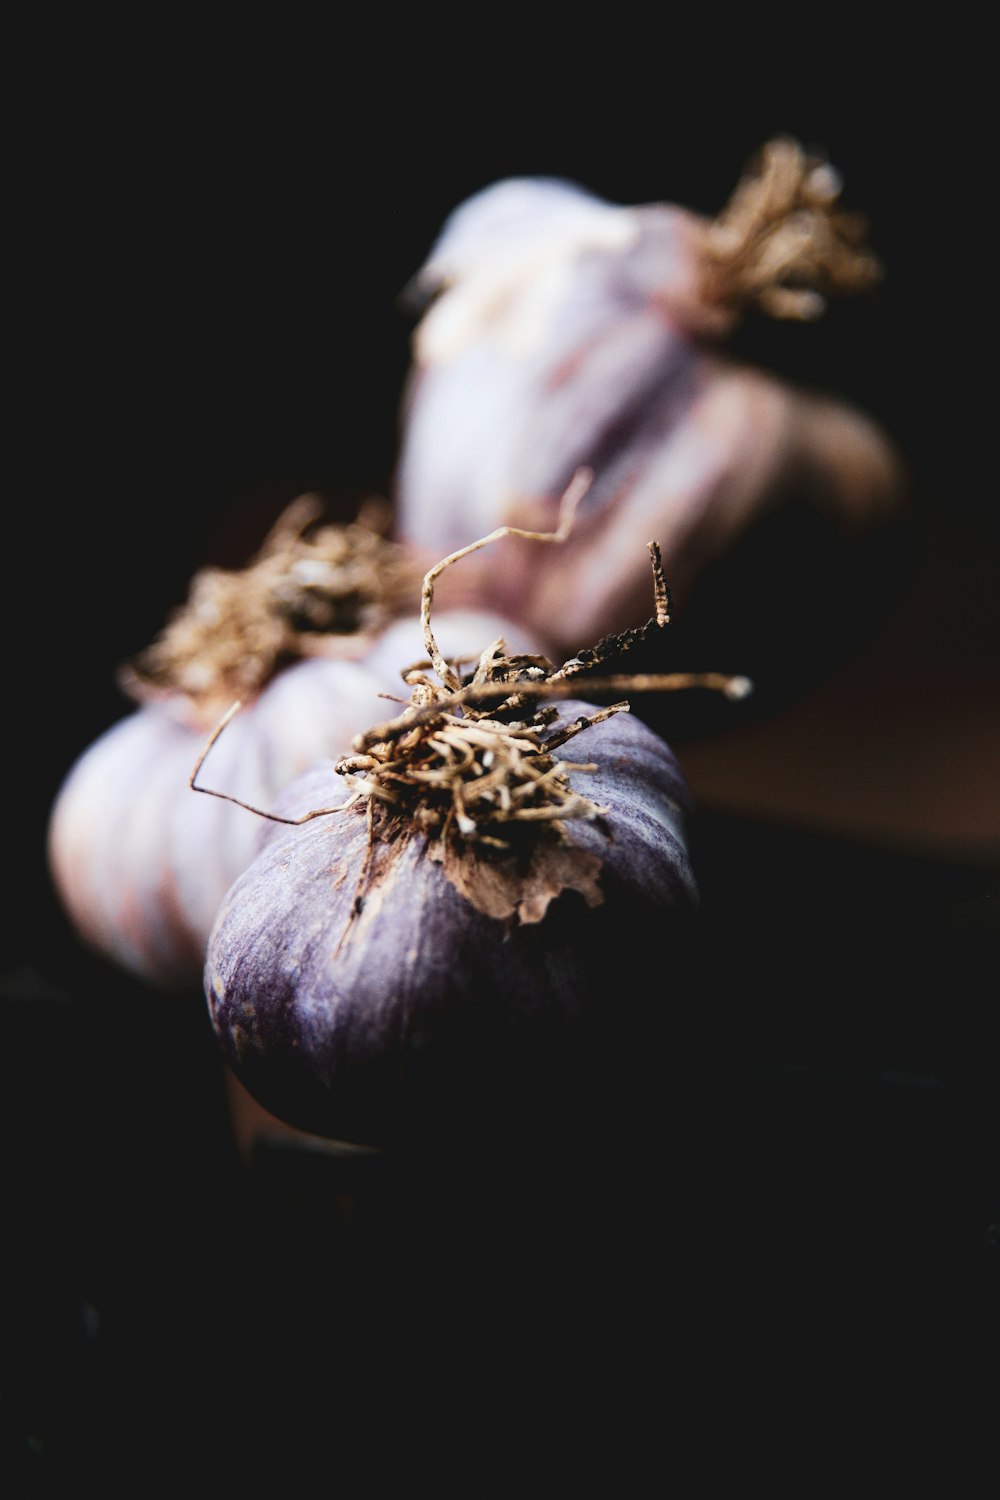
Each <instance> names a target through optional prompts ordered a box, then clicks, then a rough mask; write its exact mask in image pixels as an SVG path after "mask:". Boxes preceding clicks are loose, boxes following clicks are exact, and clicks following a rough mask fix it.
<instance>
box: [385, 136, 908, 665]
mask: <svg viewBox="0 0 1000 1500" xmlns="http://www.w3.org/2000/svg"><path fill="white" fill-rule="evenodd" d="M839 193H840V184H839V180H838V179H837V176H836V174H835V173H834V171H833V169H832V168H831V167H830V165H829V164H828V163H827V162H825V161H822V160H820V159H817V158H814V157H810V156H809V155H807V154H806V153H805V152H804V151H803V150H802V149H801V147H799V146H798V144H797V143H796V142H794V141H792V140H788V139H784V138H779V139H777V140H775V141H772V142H770V143H769V144H768V146H767V147H766V148H765V149H764V151H763V152H762V153H761V157H760V160H759V162H757V163H756V164H754V165H753V167H752V168H751V169H750V170H748V173H747V175H746V176H745V177H744V179H743V181H742V182H741V183H740V185H739V187H738V189H737V191H736V192H735V193H734V195H733V197H732V199H731V201H730V203H729V204H728V205H727V207H726V209H725V210H724V211H723V212H722V213H721V214H720V215H719V216H718V217H717V218H715V219H707V218H704V217H702V216H699V215H697V214H694V213H692V212H690V211H688V210H686V209H683V208H681V207H677V206H674V205H671V204H666V203H653V204H646V205H641V206H637V207H627V206H620V205H616V204H612V203H610V202H607V201H604V200H603V199H600V198H598V197H596V196H594V195H593V194H591V193H589V192H587V191H585V190H584V189H583V188H582V187H579V186H577V185H576V184H574V183H570V182H567V181H563V180H559V179H553V178H547V177H538V178H530V177H529V178H510V179H506V180H503V181H500V182H497V183H495V184H493V185H492V186H489V187H487V188H485V189H484V190H482V191H481V192H479V193H477V194H476V195H474V196H473V197H472V198H470V199H468V200H467V201H466V202H465V203H463V204H461V205H459V206H458V207H457V208H456V209H455V211H454V212H453V213H452V214H451V216H450V217H449V218H448V220H447V221H446V223H445V224H444V226H443V228H442V231H441V234H440V236H439V238H438V240H437V242H436V244H435V245H434V246H433V248H432V250H431V253H430V255H429V257H428V259H427V261H426V263H425V264H424V266H423V267H422V268H421V270H420V271H419V273H418V274H417V276H416V277H415V278H414V281H413V284H412V291H413V293H414V295H415V296H416V297H418V298H420V299H423V302H424V303H425V310H424V311H423V314H422V317H421V319H420V321H419V323H418V325H417V327H416V329H415V333H414V338H413V360H412V365H411V369H410V371H409V374H408V378H407V382H406V386H405V390H404V393H403V399H402V402H401V408H400V452H399V458H398V464H397V470H396V475H395V482H394V491H395V492H394V500H395V505H396V518H395V522H394V527H395V531H396V534H397V535H398V536H399V537H401V538H405V539H406V540H407V541H409V542H410V543H412V544H417V545H419V546H420V547H422V548H424V549H426V550H430V551H437V552H443V551H445V550H448V549H453V548H455V547H458V546H461V545H463V544H464V543H465V542H467V541H468V540H469V539H470V538H471V537H472V536H475V535H477V534H481V533H483V532H485V531H487V530H488V529H490V528H493V527H497V526H501V525H512V526H516V527H519V528H527V529H533V530H539V531H540V530H544V529H546V528H551V526H552V525H553V518H554V516H555V513H556V510H557V507H558V503H559V497H560V496H561V495H562V493H563V492H564V490H565V488H566V486H567V485H568V483H569V482H570V479H571V477H572V475H573V474H574V473H575V472H576V471H577V470H579V469H580V468H587V469H589V470H590V471H591V473H592V476H593V479H592V484H591V488H590V491H589V493H588V495H587V497H586V499H585V501H584V503H583V504H582V505H581V507H580V513H579V518H578V521H577V525H576V528H575V531H574V534H573V536H572V537H571V538H570V539H569V541H568V543H567V545H566V546H565V547H564V548H561V549H559V550H558V551H545V552H541V551H538V550H534V551H533V550H532V549H531V548H529V547H526V546H525V545H524V544H523V543H521V542H519V541H517V540H511V541H509V542H508V543H506V544H505V546H504V549H503V551H502V552H500V553H498V554H497V555H496V556H495V557H492V558H491V559H490V560H489V563H488V565H485V566H484V567H483V568H482V570H481V572H480V574H479V578H478V590H479V597H480V598H481V600H482V602H483V603H484V604H486V605H487V606H488V607H490V608H496V609H498V610H500V611H501V612H502V613H504V614H508V615H510V616H512V617H514V618H518V619H521V620H523V621H524V622H525V624H526V625H527V626H528V627H529V629H532V630H535V631H540V632H544V633H547V634H548V638H549V639H550V641H551V644H552V648H553V650H554V651H555V652H556V654H563V653H566V652H569V651H572V650H575V649H576V648H577V647H578V646H579V645H580V643H581V642H583V641H588V640H593V639H595V638H596V637H597V636H599V635H601V634H603V633H605V632H607V631H612V630H622V629H624V628H625V627H626V625H627V623H628V621H629V620H630V619H633V618H635V613H636V609H637V607H638V603H639V600H640V599H641V597H642V592H643V590H644V587H645V579H644V575H643V568H642V554H641V548H642V546H643V545H644V543H645V542H646V540H647V539H648V538H649V537H650V536H655V537H656V538H657V539H658V541H659V544H660V546H661V548H662V551H663V557H664V560H665V564H666V569H667V574H668V577H669V578H670V583H671V589H672V592H673V596H674V601H675V604H676V606H677V608H678V610H680V611H683V609H684V608H685V607H686V605H687V602H688V600H689V598H690V596H691V595H692V593H693V591H694V590H695V588H696V586H697V585H698V583H699V582H700V580H701V579H702V577H703V576H704V575H705V574H706V573H707V572H709V571H710V570H711V569H712V567H713V566H714V564H715V563H717V562H718V561H719V560H721V559H722V558H724V557H725V556H726V555H727V554H728V553H729V552H730V551H731V550H732V549H733V548H734V547H735V545H736V544H737V542H738V541H739V540H740V539H741V538H742V537H743V536H744V535H745V534H746V533H748V532H749V531H750V530H751V529H752V528H754V527H755V526H756V525H757V523H758V522H760V521H761V520H762V519H763V518H765V517H766V516H768V515H769V514H770V513H771V512H773V511H774V510H775V509H776V508H777V507H778V506H779V505H782V504H784V503H785V502H786V501H787V500H788V499H789V497H791V498H792V499H794V500H795V501H796V502H802V503H803V504H804V506H805V507H806V508H808V509H809V510H811V511H813V512H815V513H816V514H817V515H818V516H820V517H822V518H823V521H824V523H828V524H829V526H830V528H831V529H832V531H833V532H834V533H836V534H837V535H843V536H845V537H854V536H857V535H864V534H866V533H868V532H869V531H871V530H872V529H873V528H877V527H878V526H879V525H880V524H881V523H882V522H883V521H884V520H885V519H887V518H888V517H889V516H891V515H893V514H895V512H896V511H897V509H898V507H899V506H900V505H901V504H902V501H903V499H904V476H903V467H902V464H901V462H900V459H899V456H898V455H897V453H896V452H895V449H894V446H893V444H892V443H891V441H890V440H889V438H888V437H887V435H886V434H885V433H884V432H882V431H881V429H880V428H879V427H878V425H877V424H876V423H875V422H874V421H873V420H872V419H871V418H869V417H868V416H867V415H866V414H865V413H864V412H863V411H861V410H859V409H857V408H856V407H854V406H852V405H850V404H849V403H846V402H844V401H841V400H840V399H839V398H834V397H832V396H828V395H826V394H825V393H822V392H817V391H811V390H806V389H804V388H799V387H796V386H793V385H792V384H791V383H789V382H787V381H785V380H782V379H780V378H778V377H776V376H774V375H771V374H769V373H767V372H765V371H763V370H759V369H755V368H752V367H749V366H747V365H745V364H743V363H741V362H739V361H737V360H736V359H734V358H733V357H732V356H730V355H729V354H728V353H727V352H726V349H725V340H726V337H727V336H728V335H730V334H731V333H732V332H733V330H734V329H735V328H736V326H737V325H738V323H739V321H740V319H741V318H742V317H743V315H744V313H745V311H746V310H747V309H748V308H751V307H753V308H757V309H761V310H763V311H765V312H767V313H769V314H771V315H773V316H776V317H785V318H797V319H808V318H813V317H816V316H817V315H818V314H819V313H820V312H821V311H822V309H823V307H824V305H825V301H826V299H827V298H828V297H830V296H834V295H838V294H839V295H843V294H847V293H852V292H862V291H865V290H867V289H870V288H872V287H874V286H875V285H876V284H877V282H878V280H879V277H880V274H881V267H880V265H879V263H878V261H877V259H876V257H875V256H874V255H873V254H872V253H871V251H870V250H869V249H868V248H867V246H866V245H865V243H864V224H863V222H862V221H860V220H859V219H858V218H857V217H852V216H851V215H849V214H847V213H845V212H843V211H841V210H840V208H839V206H838V198H839Z"/></svg>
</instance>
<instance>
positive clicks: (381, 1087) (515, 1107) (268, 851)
mask: <svg viewBox="0 0 1000 1500" xmlns="http://www.w3.org/2000/svg"><path fill="white" fill-rule="evenodd" d="M588 711H589V712H593V708H592V706H588V705H587V704H585V703H582V702H569V701H567V702H565V703H563V704H561V705H560V719H562V720H565V721H568V720H570V719H572V718H573V717H575V716H576V715H577V714H581V713H586V712H588ZM556 755H557V758H560V759H562V758H565V759H571V760H573V761H584V762H593V763H594V764H596V766H597V769H595V770H593V771H591V772H587V773H584V772H573V773H572V775H571V780H572V783H573V786H574V788H576V789H578V790H579V791H581V792H582V793H583V794H584V795H586V796H587V797H589V798H592V799H594V800H596V801H597V802H598V803H599V804H600V806H601V807H602V808H605V809H607V812H606V816H605V818H604V823H605V825H606V827H605V828H602V827H601V826H600V825H599V824H598V823H597V822H589V821H586V820H580V821H574V822H572V823H568V824H567V825H566V834H567V838H568V840H569V844H570V847H571V849H572V850H574V851H576V852H577V853H578V854H579V855H580V856H581V857H582V858H583V859H584V860H585V861H587V862H588V863H595V864H599V881H600V888H601V899H600V900H599V901H598V902H597V904H593V905H591V904H585V901H584V899H583V898H582V897H581V895H580V894H579V892H578V891H577V890H564V891H563V892H562V894H560V895H558V896H556V898H555V899H554V900H552V901H551V902H550V904H549V905H548V906H547V908H546V910H545V912H544V915H543V916H541V918H540V919H539V920H535V921H517V922H514V923H513V924H512V923H511V922H506V921H501V920H497V919H495V918H494V917H492V916H489V915H486V914H485V913H484V911H482V910H480V909H477V907H475V906H474V905H472V904H471V903H470V902H469V901H468V900H467V899H465V897H464V896H463V895H462V894H460V892H459V890H458V889H457V888H456V886H455V885H454V884H452V883H451V882H449V880H448V879H447V878H446V876H445V874H444V873H443V870H442V865H441V863H440V862H439V861H438V860H437V859H435V858H433V857H431V856H430V855H429V854H428V846H427V840H426V838H425V837H424V836H423V834H421V833H420V832H418V831H412V832H411V833H410V834H409V835H408V836H404V837H401V838H397V839H395V840H394V841H393V842H392V843H390V844H388V845H386V846H384V847H383V849H382V851H381V853H380V854H379V855H377V862H376V868H375V874H374V876H373V878H372V880H371V881H370V882H369V884H368V886H367V888H366V893H365V896H364V899H363V902H362V904H361V908H360V912H359V914H358V915H357V916H356V917H355V918H354V920H353V921H350V922H349V918H350V916H351V912H352V908H353V905H354V901H355V893H356V890H357V881H358V875H359V872H360V871H361V869H362V866H363V863H364V859H365V854H366V849H367V828H366V820H365V817H364V815H363V812H362V814H361V815H360V816H359V815H358V812H359V810H358V809H357V808H355V809H352V810H350V811H346V812H344V813H342V814H340V813H334V814H332V815H330V816H328V817H322V818H316V819H314V820H312V821H310V822H306V823H302V824H301V825H299V826H296V827H285V826H282V825H278V824H273V825H271V826H269V828H268V829H267V831H266V833H265V835H264V837H263V839H262V845H261V849H260V852H259V854H258V856H257V858H256V859H255V860H254V862H253V863H252V864H251V865H249V866H248V867H247V869H246V870H245V871H244V872H243V873H242V874H241V875H240V876H239V878H238V879H237V880H236V881H235V882H234V884H233V886H232V888H231V889H230V890H229V892H228V893H227V895H226V897H225V899H224V901H223V903H222V905H221V907H220V909H219V913H218V916H217V918H216V922H215V925H214V928H213V931H212V934H211V938H210V941H209V945H208V953H207V960H206V965H205V993H206V998H207V1003H208V1008H209V1013H210V1016H211V1020H212V1025H213V1027H214V1029H215V1032H216V1035H217V1037H218V1039H219V1043H220V1045H221V1047H222V1050H223V1053H224V1055H225V1057H226V1059H227V1061H228V1062H229V1064H230V1066H231V1067H232V1069H233V1071H234V1073H235V1074H236V1076H237V1077H238V1078H239V1079H240V1081H241V1082H242V1083H243V1084H244V1086H245V1087H246V1088H247V1089H248V1090H249V1091H250V1093H251V1094H252V1095H253V1096H254V1097H255V1098H256V1099H257V1100H258V1102H259V1103H260V1104H262V1105H263V1106H264V1108H265V1109H267V1110H268V1111H270V1112H271V1113H272V1114H274V1115H276V1116H277V1117H278V1118H279V1119H282V1120H285V1121H286V1122H287V1123H289V1124H291V1125H293V1126H296V1127H297V1128H299V1129H304V1130H306V1131H308V1132H310V1133H313V1134H317V1135H322V1136H327V1137H331V1138H337V1139H345V1140H349V1141H353V1142H357V1143H359V1144H363V1145H377V1146H394V1147H398V1146H407V1147H408V1146H413V1145H414V1144H415V1143H418V1142H423V1141H426V1140H429V1139H434V1140H435V1141H436V1142H441V1141H443V1140H451V1141H453V1142H454V1141H456V1140H460V1139H464V1140H477V1139H480V1138H481V1137H482V1135H483V1134H485V1133H490V1132H493V1131H499V1132H500V1133H501V1134H502V1135H504V1136H505V1137H507V1136H508V1135H509V1136H510V1138H513V1135H514V1134H515V1133H516V1132H517V1131H518V1130H520V1129H526V1130H528V1131H529V1132H530V1131H531V1130H532V1129H534V1128H535V1127H536V1126H537V1125H538V1124H539V1121H540V1119H541V1118H542V1117H543V1116H544V1117H545V1119H546V1123H547V1124H551V1123H552V1117H556V1119H558V1120H560V1121H562V1123H563V1124H565V1125H566V1126H571V1125H572V1121H573V1120H576V1122H577V1123H579V1122H578V1119H577V1117H576V1116H575V1115H574V1114H573V1110H574V1108H575V1107H576V1106H578V1105H580V1106H584V1107H585V1108H587V1110H588V1111H590V1110H592V1108H593V1106H594V1104H595V1103H597V1102H599V1100H600V1097H601V1094H602V1090H606V1089H609V1088H610V1085H611V1079H612V1076H613V1075H614V1073H615V1071H616V1068H617V1067H618V1066H619V1062H620V1060H621V1059H620V1053H621V1050H622V1049H624V1051H625V1052H627V1054H628V1055H629V1057H634V1050H635V1048H636V1047H637V1046H638V1047H640V1048H642V1047H643V1046H644V1045H645V1044H652V1041H653V1038H654V1036H655V1035H656V1034H657V1033H656V1028H657V1027H658V1026H662V1025H663V1024H664V1019H665V1018H666V1017H667V1016H669V1008H668V1002H667V1001H665V1000H664V997H663V995H662V994H661V993H660V988H661V986H660V984H659V983H657V982H656V976H657V975H662V976H666V977H665V978H664V981H663V988H664V990H669V988H670V976H671V974H674V975H675V976H676V977H678V981H679V975H680V957H679V955H680V953H681V949H682V945H683V942H684V933H685V931H686V930H687V929H688V928H689V927H690V924H691V922H692V918H693V916H694V915H695V913H696V912H697V908H698V890H697V883H696V879H695V875H694V872H693V869H692V866H691V862H690V858H689V853H688V847H687V841H686V824H687V818H688V816H689V814H690V811H691V799H690V793H689V790H688V788H687V783H686V781H685V779H684V776H683V773H682V771H681V769H680V767H679V765H678V763H677V761H676V758H675V757H674V755H673V752H672V751H671V750H670V748H669V747H668V746H667V744H666V743H665V742H664V741H663V740H661V739H660V738H659V736H657V735H655V734H654V733H653V732H652V731H651V730H649V729H648V728H647V727H646V726H645V725H644V724H642V723H641V721H639V720H638V719H636V718H635V717H633V716H632V715H631V714H628V713H621V714H618V715H615V716H613V717H612V718H611V719H610V720H606V721H605V722H602V723H600V724H598V725H593V726H592V727H590V728H588V729H585V730H583V731H582V732H581V733H579V734H578V735H577V736H576V737H575V738H574V739H573V740H572V741H571V743H570V746H569V747H568V748H564V750H563V751H562V752H560V751H557V752H556ZM338 780H339V778H338V777H337V776H336V774H335V772H334V768H333V765H332V763H330V762H326V763H320V764H317V765H316V766H314V767H313V768H311V769H310V770H309V771H307V772H306V773H305V774H304V775H303V776H302V777H300V778H298V779H297V780H296V781H295V782H294V783H292V784H291V785H290V786H289V787H288V788H287V789H286V791H285V793H284V794H283V795H282V797H281V799H280V802H279V804H277V806H278V807H279V808H280V811H281V812H282V814H283V815H285V816H289V817H302V816H303V815H304V814H305V813H307V812H309V811H311V810H312V809H314V808H316V807H329V806H332V805H336V804H337V802H338V800H342V799H343V797H344V796H346V792H344V793H342V795H341V799H338V797H337V796H336V788H337V784H338ZM675 962H676V963H677V964H678V967H677V968H676V969H674V968H673V965H674V964H675ZM644 983H645V984H649V983H652V984H653V993H652V995H649V994H647V993H646V992H645V991H644V989H643V985H644ZM679 993H680V991H679V989H678V992H677V995H674V996H673V997H672V998H673V999H674V1000H675V1001H678V997H679ZM657 1055H658V1054H657ZM571 1101H572V1103H571ZM585 1101H586V1103H585ZM566 1111H569V1113H568V1114H566V1113H565V1112H566Z"/></svg>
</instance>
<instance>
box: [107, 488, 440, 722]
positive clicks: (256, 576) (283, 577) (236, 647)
mask: <svg viewBox="0 0 1000 1500" xmlns="http://www.w3.org/2000/svg"><path fill="white" fill-rule="evenodd" d="M322 504H323V502H322V501H321V500H320V499H319V497H318V496H316V495H300V496H299V497H298V498H297V499H296V500H293V501H292V503H291V504H290V505H289V506H288V507H287V508H286V509H285V510H284V511H283V512H282V514H281V515H280V516H279V517H278V520H277V521H276V522H275V524H274V526H273V527H272V528H271V531H270V532H269V533H268V535H267V537H266V539H265V541H264V543H263V545H262V547H261V548H260V551H259V552H258V553H257V556H256V557H255V558H254V559H253V560H252V561H251V562H250V563H249V564H248V565H247V567H245V568H243V569H239V570H235V571H230V570H226V569H222V568H214V567H212V568H204V569H202V570H201V571H199V572H198V573H196V574H195V576H194V578H193V579H192V582H191V587H190V590H189V594H188V599H187V602H186V603H185V605H184V606H183V607H182V608H180V609H179V610H176V611H175V612H174V614H173V616H172V617H171V619H170V621H169V622H168V624H167V626H166V628H165V629H164V630H163V631H162V632H161V634H160V636H159V638H158V639H157V640H156V641H155V642H154V643H153V644H152V645H151V646H150V647H148V648H147V649H146V650H145V651H144V652H142V653H141V654H140V655H139V656H137V657H136V658H135V659H134V660H133V661H132V662H130V663H128V664H127V665H126V666H125V667H124V668H123V669H122V671H121V673H120V674H119V678H120V682H121V685H122V687H123V689H124V691H125V692H127V693H128V695H129V696H130V697H131V698H133V699H134V700H135V701H137V702H146V701H149V700H151V699H156V698H171V699H177V700H184V701H186V703H187V704H188V706H189V717H191V718H192V719H194V720H197V721H199V722H211V720H212V719H213V718H214V717H215V716H217V714H218V713H219V711H220V708H221V706H222V705H224V704H226V703H228V702H231V701H232V700H233V699H234V698H238V699H241V700H243V701H246V700H247V699H250V698H253V697H255V696H256V695H257V694H258V693H259V692H260V691H261V689H262V688H263V687H264V686H265V684H266V683H267V682H268V681H269V680H270V679H271V677H273V676H274V674H275V673H276V672H277V671H278V670H280V669H281V668H282V667H283V666H285V665H286V664H288V663H289V662H292V661H295V660H298V659H300V658H302V657H305V656H314V655H324V654H330V653H334V654H340V653H342V652H344V651H347V652H348V654H350V652H351V651H354V652H355V653H357V652H359V651H360V650H361V649H362V647H363V646H364V645H365V644H367V643H368V642H369V641H370V639H371V637H372V634H373V633H374V632H375V631H377V630H379V629H381V628H382V627H383V626H384V625H385V624H387V623H388V621H389V620H390V619H392V618H394V617H395V616H396V615H398V614H400V613H401V612H403V611H406V610H409V609H410V608H412V607H413V605H414V603H415V601H416V599H417V598H418V597H419V578H420V574H419V571H418V568H417V565H416V562H415V561H414V560H413V558H412V557H411V555H410V553H409V551H408V549H406V548H404V547H403V546H402V545H401V544H399V543H395V542H390V541H387V540H386V538H385V537H384V536H383V535H382V534H381V533H380V532H379V531H378V530H377V529H376V525H377V522H378V520H379V519H380V517H379V515H378V513H377V511H376V507H375V504H374V502H370V503H368V504H366V505H365V506H363V507H362V508H361V511H360V512H359V516H358V519H357V520H355V521H354V522H352V523H349V524H347V525H328V526H321V527H318V528H317V529H315V530H311V529H310V528H312V527H314V526H315V523H316V521H317V520H318V518H319V516H320V514H321V511H322ZM381 519H383V520H384V517H382V518H381Z"/></svg>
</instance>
